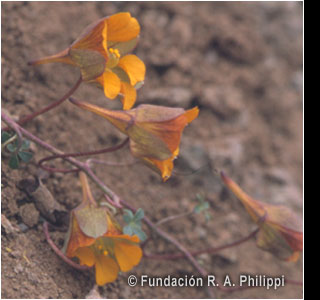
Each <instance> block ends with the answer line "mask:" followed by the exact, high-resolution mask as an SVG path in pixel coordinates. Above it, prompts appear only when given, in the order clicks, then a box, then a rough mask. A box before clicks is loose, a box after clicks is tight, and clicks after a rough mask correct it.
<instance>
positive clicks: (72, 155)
mask: <svg viewBox="0 0 320 300" xmlns="http://www.w3.org/2000/svg"><path fill="white" fill-rule="evenodd" d="M128 142H129V138H126V139H125V140H124V141H123V142H122V143H121V144H119V145H116V146H111V147H108V148H103V149H100V150H95V151H87V152H74V153H64V154H55V155H52V156H47V157H45V158H43V159H41V160H40V161H39V162H38V165H39V167H41V168H42V169H44V170H46V171H48V172H60V173H72V172H78V171H79V170H80V169H79V168H77V169H56V168H51V167H47V166H43V165H42V164H43V163H44V162H46V161H49V160H53V159H57V158H62V159H63V158H67V157H80V156H89V155H97V154H103V153H110V152H114V151H117V150H120V149H121V148H122V147H124V146H125V145H126V144H127V143H128Z"/></svg>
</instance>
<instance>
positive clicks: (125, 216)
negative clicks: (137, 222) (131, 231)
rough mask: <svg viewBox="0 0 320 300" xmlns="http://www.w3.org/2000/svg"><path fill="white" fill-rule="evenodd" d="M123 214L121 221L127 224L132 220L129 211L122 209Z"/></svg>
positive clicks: (131, 214) (132, 217)
mask: <svg viewBox="0 0 320 300" xmlns="http://www.w3.org/2000/svg"><path fill="white" fill-rule="evenodd" d="M124 212H125V214H124V215H123V220H124V221H125V222H126V223H127V224H129V223H130V222H131V221H132V220H133V219H134V215H133V213H132V211H131V210H129V209H124Z"/></svg>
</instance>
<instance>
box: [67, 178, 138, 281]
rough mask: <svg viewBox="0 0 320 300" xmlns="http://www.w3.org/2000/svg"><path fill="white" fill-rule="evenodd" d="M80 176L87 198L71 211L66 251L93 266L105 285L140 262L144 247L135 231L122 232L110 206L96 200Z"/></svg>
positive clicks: (68, 255) (83, 262) (68, 254)
mask: <svg viewBox="0 0 320 300" xmlns="http://www.w3.org/2000/svg"><path fill="white" fill-rule="evenodd" d="M80 179H81V183H82V187H83V195H84V199H83V202H82V203H81V205H80V206H79V207H77V208H76V209H74V210H73V211H72V213H71V221H70V226H69V231H68V238H67V239H66V243H65V246H64V252H65V253H66V256H67V257H70V258H72V257H77V258H78V259H79V261H80V264H81V265H86V266H88V267H92V266H94V267H95V273H96V282H97V284H98V285H104V284H106V283H109V282H112V281H114V280H116V278H117V276H118V273H119V271H122V272H127V271H129V270H131V269H132V268H133V267H134V266H136V265H137V264H139V262H140V260H141V257H142V250H141V248H140V247H139V238H138V237H137V236H136V235H134V236H129V235H126V234H123V233H122V231H121V229H120V227H119V225H118V224H117V223H116V222H115V221H114V220H113V219H112V217H111V215H110V214H109V213H108V212H107V210H106V209H104V208H101V207H98V206H97V205H96V204H95V202H94V200H93V198H92V195H91V192H90V189H89V186H88V183H87V179H86V177H85V175H84V174H83V173H80Z"/></svg>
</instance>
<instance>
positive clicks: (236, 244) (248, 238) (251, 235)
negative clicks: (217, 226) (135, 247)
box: [144, 228, 260, 260]
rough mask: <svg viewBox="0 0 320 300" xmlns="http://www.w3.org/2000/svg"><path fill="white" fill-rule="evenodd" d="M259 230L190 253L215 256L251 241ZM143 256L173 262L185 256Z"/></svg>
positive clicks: (176, 254) (175, 254) (178, 254)
mask: <svg viewBox="0 0 320 300" xmlns="http://www.w3.org/2000/svg"><path fill="white" fill-rule="evenodd" d="M259 230H260V228H257V229H256V230H254V231H253V232H251V233H250V234H249V235H248V236H246V237H243V238H241V239H239V240H237V241H235V242H232V243H229V244H226V245H223V246H220V247H216V248H208V249H203V250H197V251H190V253H191V255H192V256H197V255H200V254H204V253H207V254H215V253H218V252H220V251H222V250H225V249H228V248H232V247H236V246H239V245H241V244H243V243H245V242H247V241H249V240H250V239H252V238H253V237H255V236H256V234H257V233H258V232H259ZM144 256H145V257H146V258H150V259H159V260H173V259H179V258H184V257H185V256H184V255H183V254H180V253H174V254H172V253H171V254H162V255H161V254H146V253H144Z"/></svg>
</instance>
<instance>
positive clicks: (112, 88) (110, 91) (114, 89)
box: [100, 70, 121, 99]
mask: <svg viewBox="0 0 320 300" xmlns="http://www.w3.org/2000/svg"><path fill="white" fill-rule="evenodd" d="M100 83H101V81H100ZM102 85H103V90H104V94H105V95H106V97H107V98H110V99H114V98H115V97H117V95H118V94H119V93H120V89H121V81H120V79H119V77H118V76H117V75H116V74H114V73H113V72H111V71H109V70H106V71H105V72H104V73H103V75H102Z"/></svg>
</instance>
